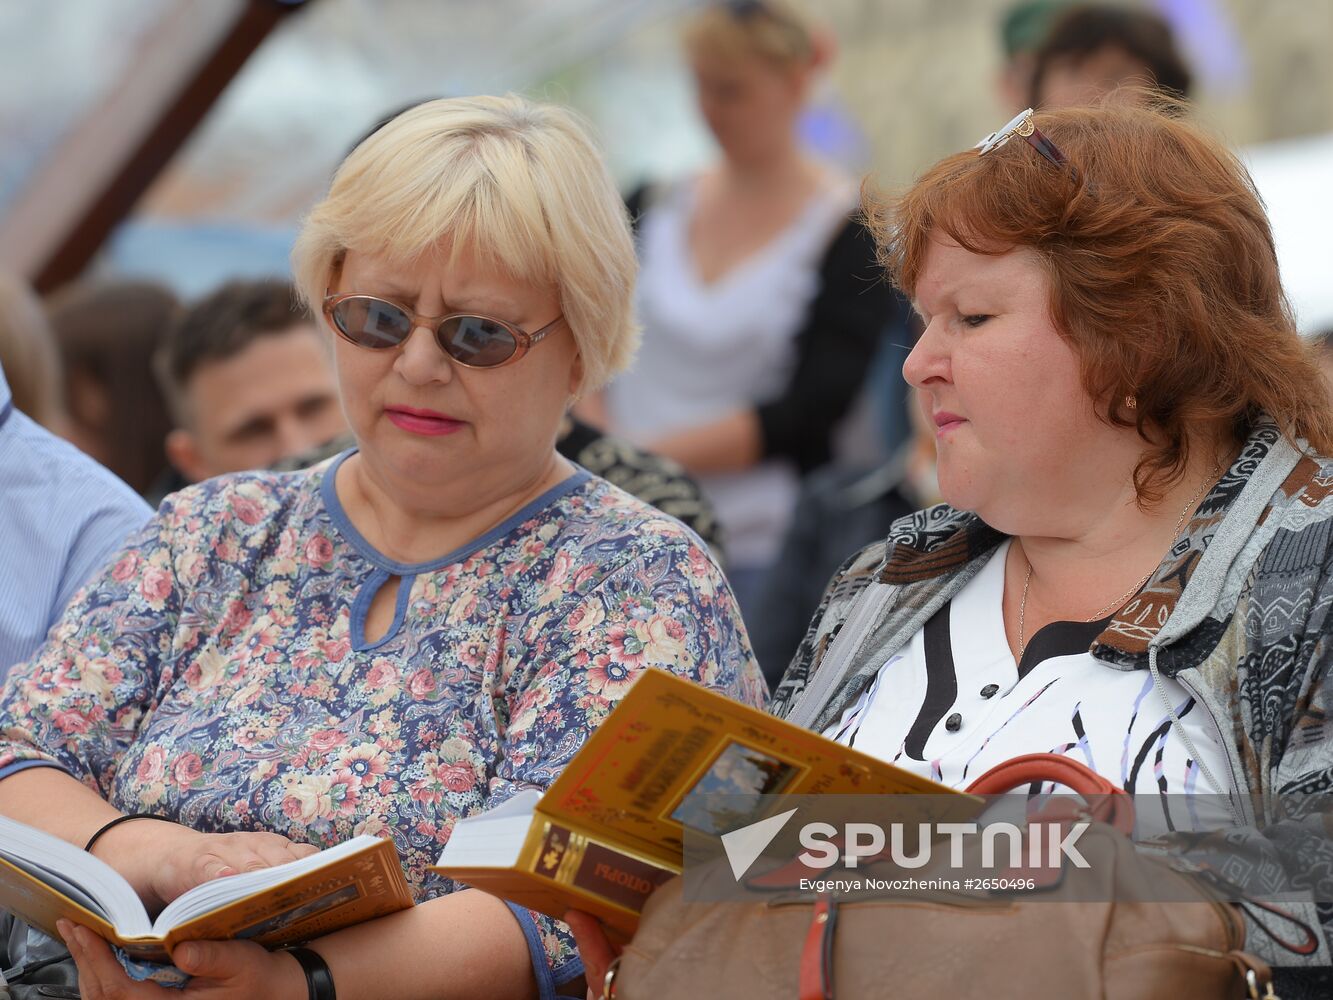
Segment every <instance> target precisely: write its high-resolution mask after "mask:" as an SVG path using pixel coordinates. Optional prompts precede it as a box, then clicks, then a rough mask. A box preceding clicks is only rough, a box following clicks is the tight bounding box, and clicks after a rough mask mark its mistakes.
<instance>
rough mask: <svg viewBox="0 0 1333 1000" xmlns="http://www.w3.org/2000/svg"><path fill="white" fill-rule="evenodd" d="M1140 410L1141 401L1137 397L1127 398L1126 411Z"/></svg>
mask: <svg viewBox="0 0 1333 1000" xmlns="http://www.w3.org/2000/svg"><path fill="white" fill-rule="evenodd" d="M1138 408H1139V400H1138V397H1137V396H1133V395H1130V396H1126V397H1125V409H1127V410H1137V409H1138Z"/></svg>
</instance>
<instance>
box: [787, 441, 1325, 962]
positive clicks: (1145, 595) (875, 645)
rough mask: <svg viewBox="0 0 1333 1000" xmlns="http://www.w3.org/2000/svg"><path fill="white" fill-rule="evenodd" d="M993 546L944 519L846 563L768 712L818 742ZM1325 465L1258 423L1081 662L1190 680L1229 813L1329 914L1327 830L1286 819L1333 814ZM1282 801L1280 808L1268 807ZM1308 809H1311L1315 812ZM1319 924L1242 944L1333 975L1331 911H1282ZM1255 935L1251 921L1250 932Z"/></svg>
mask: <svg viewBox="0 0 1333 1000" xmlns="http://www.w3.org/2000/svg"><path fill="white" fill-rule="evenodd" d="M1003 540H1004V536H1003V535H1002V534H1001V533H1000V532H998V531H996V530H995V529H993V528H991V527H989V526H987V525H986V524H984V523H983V522H982V521H981V520H980V519H979V518H978V517H976V515H973V514H967V513H963V512H960V511H956V510H954V509H952V508H950V507H948V506H945V505H940V506H936V507H932V508H930V509H928V510H925V511H919V512H917V513H916V514H912V515H910V516H909V517H905V518H902V519H900V520H899V521H897V522H895V523H894V525H893V528H892V530H891V532H890V535H889V537H888V538H887V539H885V540H884V541H881V542H877V543H875V544H873V545H871V546H869V547H867V548H865V549H863V550H862V551H861V552H859V553H858V554H857V555H855V556H854V557H852V558H851V559H850V560H849V561H848V562H846V563H845V564H844V565H843V567H842V569H841V570H840V571H839V572H838V575H837V576H835V577H834V579H833V582H832V583H831V584H830V585H829V589H828V590H827V591H826V592H825V595H824V599H823V602H822V603H821V605H820V609H819V611H818V613H817V614H816V616H815V619H814V622H813V623H812V624H811V626H810V629H809V630H808V632H807V633H806V636H805V638H804V640H803V641H802V644H801V647H800V649H799V651H798V652H797V655H796V658H795V659H794V660H793V661H792V664H791V666H790V667H789V668H788V670H787V673H786V674H785V675H784V677H783V679H782V681H781V683H780V684H779V686H778V688H777V690H776V691H775V692H774V695H773V701H772V702H771V703H770V711H772V712H773V713H774V714H776V715H778V716H781V717H784V718H788V719H790V720H791V721H793V722H796V723H798V724H800V725H803V726H805V727H807V728H810V729H814V730H815V731H820V732H822V731H823V730H824V729H826V728H827V727H828V726H829V725H830V724H831V723H832V722H834V721H835V720H837V719H838V718H840V717H841V715H842V713H843V712H844V710H845V709H846V708H847V707H848V706H850V705H851V704H852V703H854V702H855V701H856V699H857V698H858V697H860V695H861V693H862V692H863V691H864V690H865V689H866V688H867V687H868V685H869V684H870V682H871V681H872V680H873V679H874V677H875V674H876V672H877V671H878V670H879V668H880V666H881V665H882V664H883V663H884V662H885V661H886V660H887V659H888V657H889V656H891V655H892V654H893V653H894V652H895V651H897V650H898V649H899V648H901V647H902V646H903V645H904V644H905V643H906V642H907V641H908V640H909V639H910V638H911V637H912V635H914V634H915V633H916V632H917V631H919V630H920V629H921V628H922V627H923V626H924V624H925V622H926V621H927V619H929V618H930V617H931V616H932V615H933V614H934V613H935V612H936V611H937V610H939V608H940V607H941V606H942V605H944V604H945V602H947V601H949V600H950V599H951V598H952V597H953V596H954V595H955V594H957V593H958V591H959V590H961V589H962V587H963V585H964V584H966V583H967V582H968V581H969V580H970V579H972V577H974V576H975V575H976V574H977V572H978V571H979V570H980V569H981V567H982V566H984V565H985V563H986V561H987V560H988V559H989V558H990V557H991V555H992V554H993V553H994V552H995V550H996V548H997V547H998V546H999V544H1000V543H1001V542H1002V541H1003ZM872 582H878V583H883V584H889V585H890V586H889V587H886V588H877V593H882V595H883V596H882V598H881V600H882V601H883V604H882V606H881V607H880V608H879V610H878V614H877V617H876V619H875V623H874V624H873V625H871V626H870V627H869V628H867V629H866V630H865V638H864V640H863V641H862V642H861V644H860V647H859V649H857V650H856V651H855V653H854V654H853V655H852V657H851V658H850V660H848V661H847V662H846V663H845V665H844V669H843V670H842V671H841V672H840V673H841V676H836V677H835V676H832V674H831V673H828V674H821V671H820V667H821V664H822V663H823V660H824V654H825V653H826V652H827V650H828V647H829V645H830V643H831V641H832V639H833V637H834V636H835V634H836V633H837V632H838V630H839V628H840V627H841V626H842V624H843V622H844V621H845V620H846V618H847V616H848V612H849V610H851V607H852V604H853V603H854V601H855V600H856V598H857V596H858V595H859V594H860V593H861V592H862V591H864V590H866V589H867V587H868V585H869V584H871V583H872ZM1331 606H1333V459H1328V458H1323V457H1320V456H1317V455H1313V454H1311V453H1310V452H1309V451H1308V450H1301V449H1298V448H1296V447H1293V446H1292V445H1291V444H1290V443H1288V441H1287V440H1286V439H1285V438H1283V437H1282V435H1281V434H1280V433H1279V432H1278V430H1277V428H1276V427H1275V426H1274V425H1273V424H1272V422H1271V421H1264V422H1261V423H1260V424H1259V426H1258V427H1257V428H1256V430H1255V431H1254V432H1253V433H1252V434H1251V435H1250V437H1249V439H1248V440H1247V441H1246V443H1245V446H1244V447H1243V449H1242V450H1241V452H1240V455H1239V457H1238V458H1237V459H1236V460H1235V462H1234V463H1233V464H1232V465H1231V467H1230V468H1229V469H1228V470H1227V472H1226V474H1225V475H1224V476H1223V477H1222V479H1221V480H1220V481H1219V482H1218V484H1217V485H1216V486H1215V487H1214V488H1213V489H1212V491H1211V492H1210V493H1209V494H1208V496H1207V497H1206V498H1205V499H1204V501H1203V503H1202V504H1201V506H1200V507H1199V510H1198V512H1197V513H1196V515H1195V516H1194V518H1193V519H1192V520H1191V521H1190V522H1189V524H1188V525H1187V526H1186V528H1185V530H1184V532H1183V533H1182V534H1181V536H1180V538H1178V539H1177V540H1176V542H1175V544H1174V545H1173V546H1172V548H1171V550H1170V552H1168V553H1167V555H1166V557H1165V558H1164V559H1163V561H1162V563H1161V565H1160V566H1159V567H1158V569H1157V571H1156V572H1155V573H1154V574H1153V576H1152V577H1151V578H1150V579H1149V582H1148V583H1147V584H1145V585H1144V586H1143V588H1142V589H1141V590H1140V592H1139V593H1138V595H1137V596H1135V597H1134V598H1133V599H1132V600H1131V601H1130V602H1129V603H1128V604H1127V605H1125V607H1124V608H1123V609H1122V610H1121V611H1120V612H1119V613H1118V614H1117V615H1116V616H1115V618H1114V619H1113V620H1112V621H1111V623H1110V624H1109V625H1108V626H1107V628H1106V629H1105V630H1104V631H1103V632H1102V634H1101V635H1099V636H1098V637H1097V639H1096V640H1095V642H1094V643H1093V646H1092V648H1091V650H1090V651H1091V653H1092V654H1093V655H1094V656H1095V657H1097V658H1098V659H1099V660H1101V661H1103V662H1105V663H1107V664H1108V665H1110V666H1113V667H1115V668H1117V669H1120V670H1149V671H1152V672H1153V674H1154V675H1155V676H1156V675H1158V674H1162V675H1166V676H1169V677H1174V678H1175V679H1176V680H1177V681H1179V682H1180V683H1181V684H1183V685H1184V686H1185V687H1186V688H1187V689H1188V690H1189V691H1190V692H1191V693H1192V694H1193V695H1194V697H1195V699H1196V701H1198V702H1199V703H1200V704H1201V705H1202V706H1203V707H1205V708H1206V709H1207V710H1208V712H1209V714H1210V715H1211V716H1212V719H1213V720H1214V722H1215V723H1216V725H1217V727H1218V730H1219V733H1220V734H1221V742H1222V745H1223V746H1224V747H1225V748H1226V751H1227V756H1228V759H1229V763H1230V774H1223V775H1217V776H1216V777H1217V779H1218V781H1219V782H1220V783H1221V785H1222V786H1224V787H1225V786H1226V785H1227V784H1228V782H1229V784H1230V787H1231V795H1232V800H1233V807H1234V808H1233V811H1235V812H1237V814H1238V819H1239V820H1240V821H1241V822H1242V823H1243V824H1244V825H1245V826H1246V827H1250V828H1257V829H1262V831H1263V833H1262V834H1259V833H1257V832H1253V831H1252V835H1253V836H1262V837H1263V838H1264V840H1263V846H1264V850H1263V853H1264V854H1265V855H1266V856H1268V857H1269V858H1274V857H1281V859H1282V861H1281V863H1282V864H1283V866H1284V867H1285V868H1286V870H1287V872H1288V873H1289V874H1290V875H1292V876H1293V880H1294V881H1295V884H1297V885H1299V886H1301V887H1302V888H1304V889H1308V890H1310V891H1311V893H1312V897H1313V898H1315V899H1319V900H1329V901H1333V838H1330V835H1329V834H1328V833H1326V832H1324V831H1323V830H1322V829H1321V824H1320V817H1318V816H1310V817H1307V819H1306V820H1305V822H1301V821H1299V820H1294V819H1291V818H1290V817H1291V816H1292V806H1293V803H1299V802H1306V803H1308V804H1314V803H1317V802H1319V801H1320V799H1321V797H1322V798H1323V800H1324V801H1323V805H1324V807H1325V808H1327V805H1328V801H1327V800H1328V798H1329V789H1330V787H1333V729H1331V728H1330V720H1329V712H1330V708H1331V707H1333V705H1331V704H1330V703H1331V702H1333V690H1331V689H1330V684H1329V682H1328V673H1329V667H1330V663H1331V662H1333V646H1331V645H1330V643H1331V641H1333V620H1331V619H1330V617H1329V612H1330V607H1331ZM1279 796H1280V797H1281V803H1279ZM1310 811H1311V812H1314V811H1315V810H1313V809H1312V810H1310ZM1287 909H1288V910H1292V911H1294V912H1297V913H1299V914H1300V915H1301V916H1302V917H1304V918H1305V920H1306V921H1307V923H1309V924H1310V925H1311V926H1313V927H1316V928H1319V927H1320V926H1321V925H1322V930H1323V937H1324V939H1325V940H1324V941H1321V942H1320V946H1319V950H1318V952H1317V954H1315V955H1312V956H1310V957H1308V958H1299V957H1296V956H1294V955H1293V954H1291V953H1289V952H1287V951H1286V950H1284V949H1281V948H1279V947H1278V946H1277V945H1276V944H1274V943H1273V941H1272V939H1271V938H1269V936H1268V935H1267V934H1265V933H1263V932H1262V931H1261V930H1259V929H1257V928H1255V927H1254V926H1253V925H1252V926H1251V927H1250V937H1249V942H1248V944H1247V947H1248V948H1249V949H1250V950H1252V951H1255V952H1256V953H1258V954H1260V955H1261V956H1262V957H1264V958H1266V959H1267V960H1268V961H1270V962H1271V963H1272V964H1274V965H1294V964H1317V965H1328V964H1330V959H1329V949H1328V944H1327V942H1328V941H1333V905H1330V904H1322V905H1318V906H1316V905H1315V904H1313V903H1304V904H1297V905H1295V906H1288V907H1287ZM1251 923H1252V922H1251Z"/></svg>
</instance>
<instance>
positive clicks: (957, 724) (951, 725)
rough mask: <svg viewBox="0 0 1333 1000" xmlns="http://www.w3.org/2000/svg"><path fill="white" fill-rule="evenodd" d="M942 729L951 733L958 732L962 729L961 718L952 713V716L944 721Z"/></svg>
mask: <svg viewBox="0 0 1333 1000" xmlns="http://www.w3.org/2000/svg"><path fill="white" fill-rule="evenodd" d="M944 728H945V729H947V730H949V732H951V733H956V732H958V730H960V729H962V728H963V717H962V716H961V715H959V714H958V713H957V712H954V713H953V715H951V716H949V717H948V718H947V719H945V720H944Z"/></svg>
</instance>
